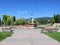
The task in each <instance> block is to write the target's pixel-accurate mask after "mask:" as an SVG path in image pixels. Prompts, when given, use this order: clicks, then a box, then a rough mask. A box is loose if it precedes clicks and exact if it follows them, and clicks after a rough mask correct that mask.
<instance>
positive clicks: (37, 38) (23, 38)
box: [0, 29, 60, 45]
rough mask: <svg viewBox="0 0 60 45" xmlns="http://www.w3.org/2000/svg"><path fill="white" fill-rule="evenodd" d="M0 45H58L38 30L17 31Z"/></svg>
mask: <svg viewBox="0 0 60 45" xmlns="http://www.w3.org/2000/svg"><path fill="white" fill-rule="evenodd" d="M0 45H60V43H59V42H57V41H56V40H54V39H52V38H50V37H48V36H46V35H45V34H43V33H41V32H40V29H20V30H19V29H18V30H15V31H14V34H13V35H12V37H9V38H7V39H5V40H4V41H2V42H0Z"/></svg>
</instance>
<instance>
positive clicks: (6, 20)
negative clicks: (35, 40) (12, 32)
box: [2, 15, 13, 26]
mask: <svg viewBox="0 0 60 45" xmlns="http://www.w3.org/2000/svg"><path fill="white" fill-rule="evenodd" d="M2 23H3V24H4V25H5V26H8V25H13V17H11V16H8V15H3V17H2Z"/></svg>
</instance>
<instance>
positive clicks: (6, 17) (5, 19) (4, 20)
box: [2, 15, 9, 25]
mask: <svg viewBox="0 0 60 45" xmlns="http://www.w3.org/2000/svg"><path fill="white" fill-rule="evenodd" d="M8 17H9V16H8V15H3V17H2V22H3V24H4V25H7V19H8Z"/></svg>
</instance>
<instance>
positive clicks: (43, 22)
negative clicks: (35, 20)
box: [39, 18, 48, 24]
mask: <svg viewBox="0 0 60 45" xmlns="http://www.w3.org/2000/svg"><path fill="white" fill-rule="evenodd" d="M47 23H48V21H47V20H46V19H45V18H40V20H39V24H47Z"/></svg>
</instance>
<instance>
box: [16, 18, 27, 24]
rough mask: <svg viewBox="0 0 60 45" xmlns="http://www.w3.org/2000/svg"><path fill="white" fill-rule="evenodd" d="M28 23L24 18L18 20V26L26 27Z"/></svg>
mask: <svg viewBox="0 0 60 45" xmlns="http://www.w3.org/2000/svg"><path fill="white" fill-rule="evenodd" d="M26 23H27V22H26V20H25V19H24V18H20V19H17V20H16V24H17V25H25V24H26Z"/></svg>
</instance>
